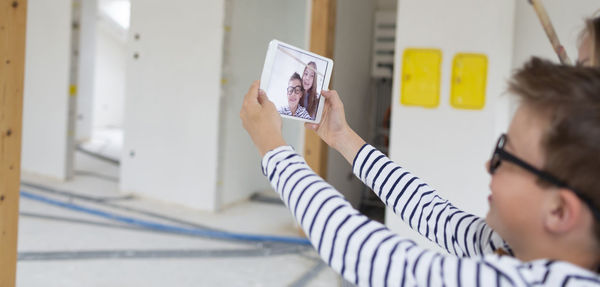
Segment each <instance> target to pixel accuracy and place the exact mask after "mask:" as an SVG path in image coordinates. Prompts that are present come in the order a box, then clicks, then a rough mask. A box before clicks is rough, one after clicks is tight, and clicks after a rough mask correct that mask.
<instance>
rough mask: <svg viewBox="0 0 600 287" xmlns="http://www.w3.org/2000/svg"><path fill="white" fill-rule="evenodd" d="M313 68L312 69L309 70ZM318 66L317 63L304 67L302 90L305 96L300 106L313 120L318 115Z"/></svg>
mask: <svg viewBox="0 0 600 287" xmlns="http://www.w3.org/2000/svg"><path fill="white" fill-rule="evenodd" d="M309 66H310V67H311V68H312V69H310V68H308V67H309ZM316 70H317V64H316V63H315V62H309V63H308V64H307V65H306V67H304V72H303V73H302V88H304V94H303V95H302V98H301V99H300V105H301V106H302V107H304V108H305V109H306V111H307V112H308V114H309V115H310V118H311V119H314V118H315V115H316V113H317V104H318V103H319V98H318V95H317V84H316V73H315V71H316Z"/></svg>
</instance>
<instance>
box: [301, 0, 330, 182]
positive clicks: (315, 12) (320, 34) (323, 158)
mask: <svg viewBox="0 0 600 287" xmlns="http://www.w3.org/2000/svg"><path fill="white" fill-rule="evenodd" d="M336 7H337V5H336V0H312V11H311V13H312V14H311V24H310V51H312V52H313V53H317V54H319V55H323V56H325V57H328V58H333V45H334V42H335V18H336ZM327 150H328V147H327V144H326V143H325V142H323V141H322V140H321V138H319V136H318V135H317V134H316V133H315V132H313V131H311V130H306V133H305V138H304V158H305V159H306V162H307V163H308V165H309V166H310V167H311V168H312V169H313V170H314V171H315V172H316V173H317V174H318V175H320V176H321V177H322V178H326V177H327Z"/></svg>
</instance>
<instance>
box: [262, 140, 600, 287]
mask: <svg viewBox="0 0 600 287" xmlns="http://www.w3.org/2000/svg"><path fill="white" fill-rule="evenodd" d="M262 168H263V173H264V174H265V175H266V176H267V177H268V179H269V181H270V182H271V185H272V186H273V188H274V189H275V190H276V191H277V192H278V193H279V195H280V196H281V199H282V200H283V201H284V203H285V204H286V206H287V207H288V208H289V209H290V211H291V212H292V215H293V216H294V217H295V218H296V220H297V221H298V223H299V224H300V225H301V226H302V228H303V229H304V231H305V232H306V234H307V236H308V238H309V239H310V241H311V243H312V245H313V246H314V247H315V248H316V250H317V252H318V253H319V255H320V256H321V258H322V259H323V260H324V261H325V262H327V263H328V264H329V266H331V267H332V268H333V269H334V270H336V271H337V272H338V273H340V274H341V275H342V276H343V277H344V278H345V279H346V280H348V281H350V282H354V283H355V284H357V285H359V286H534V285H544V286H600V277H599V276H598V274H596V273H593V272H591V271H589V270H586V269H583V268H581V267H578V266H575V265H573V264H570V263H568V262H562V261H553V260H536V261H532V262H521V261H519V260H518V259H516V258H513V257H511V256H499V255H496V254H494V253H493V252H494V251H495V250H496V249H498V248H504V249H505V250H509V252H510V248H509V247H508V246H507V244H506V243H505V242H504V241H503V240H502V238H500V236H498V234H497V233H495V232H494V231H493V230H492V229H491V228H490V227H488V226H487V225H486V223H485V221H484V220H483V219H482V218H479V217H477V216H474V215H471V214H468V213H466V212H463V211H461V210H459V209H457V208H456V207H454V206H453V205H452V204H451V203H450V202H448V201H447V200H445V199H443V198H441V197H440V196H439V195H437V193H436V191H435V190H433V189H432V188H431V187H430V186H429V185H427V184H426V183H424V182H422V181H421V180H420V179H419V178H418V177H415V176H414V175H412V174H411V173H410V172H408V171H407V170H405V169H404V168H402V167H400V166H398V165H396V164H395V163H393V162H392V161H391V160H390V159H388V158H387V157H386V156H385V155H383V154H382V153H381V152H379V151H377V150H376V149H375V148H373V147H372V146H370V145H364V146H363V147H362V148H361V149H360V151H359V152H358V154H357V155H356V158H355V159H354V163H353V171H354V174H355V175H356V176H358V177H359V178H360V179H361V180H362V181H363V182H364V183H365V184H366V185H368V186H369V187H371V188H372V189H373V191H374V192H375V193H377V195H378V196H379V198H380V199H381V200H382V201H383V202H385V204H386V205H387V206H388V207H389V208H392V209H393V211H394V212H395V213H396V214H397V215H398V216H400V217H401V218H402V219H403V220H404V221H405V222H407V223H408V224H409V225H410V226H411V227H412V228H413V229H414V230H416V231H418V232H419V233H421V234H422V235H423V236H425V237H427V238H429V239H430V240H432V241H434V242H435V243H437V244H438V245H439V246H441V247H442V248H444V249H445V250H447V251H448V253H450V255H448V254H441V253H439V252H436V251H431V250H426V249H422V248H420V247H419V246H417V245H416V244H415V243H414V242H413V241H411V240H409V239H406V238H403V237H401V236H399V235H397V234H395V233H393V232H392V231H390V230H389V229H388V228H387V227H385V226H384V225H382V224H380V223H379V222H376V221H372V220H369V219H368V218H367V217H366V216H364V215H362V214H361V213H359V212H358V211H356V210H355V209H354V208H352V206H351V205H350V204H349V203H348V202H347V201H346V200H345V199H344V197H343V196H342V195H341V194H340V193H339V192H337V191H336V190H335V189H334V188H333V187H332V186H331V185H329V184H328V183H327V182H325V181H324V180H323V179H321V178H320V177H319V176H318V175H316V174H315V173H314V172H313V171H312V170H311V169H310V168H309V167H308V165H307V164H306V162H305V161H304V159H303V158H302V157H301V156H300V155H298V154H297V153H295V152H294V150H293V149H292V148H291V147H289V146H282V147H279V148H276V149H274V150H272V151H270V152H268V153H267V154H266V155H265V156H264V158H263V160H262Z"/></svg>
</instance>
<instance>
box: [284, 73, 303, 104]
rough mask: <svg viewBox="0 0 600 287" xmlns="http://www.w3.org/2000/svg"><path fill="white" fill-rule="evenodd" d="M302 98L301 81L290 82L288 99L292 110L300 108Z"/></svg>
mask: <svg viewBox="0 0 600 287" xmlns="http://www.w3.org/2000/svg"><path fill="white" fill-rule="evenodd" d="M300 97H302V84H301V83H300V80H297V79H293V80H290V81H289V82H288V88H287V98H288V104H289V106H290V108H295V107H297V106H298V102H299V101H300Z"/></svg>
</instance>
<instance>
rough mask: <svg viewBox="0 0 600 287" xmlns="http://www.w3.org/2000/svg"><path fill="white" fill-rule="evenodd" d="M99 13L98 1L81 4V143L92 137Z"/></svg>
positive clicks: (78, 136) (78, 132)
mask: <svg viewBox="0 0 600 287" xmlns="http://www.w3.org/2000/svg"><path fill="white" fill-rule="evenodd" d="M97 13H98V1H97V0H86V1H82V2H81V19H80V27H81V34H80V36H79V70H78V75H77V79H78V83H77V121H76V128H75V130H76V133H77V134H76V139H77V141H79V142H81V141H85V140H88V139H90V138H91V136H92V120H93V101H94V70H95V59H96V57H95V54H96V18H97Z"/></svg>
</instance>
